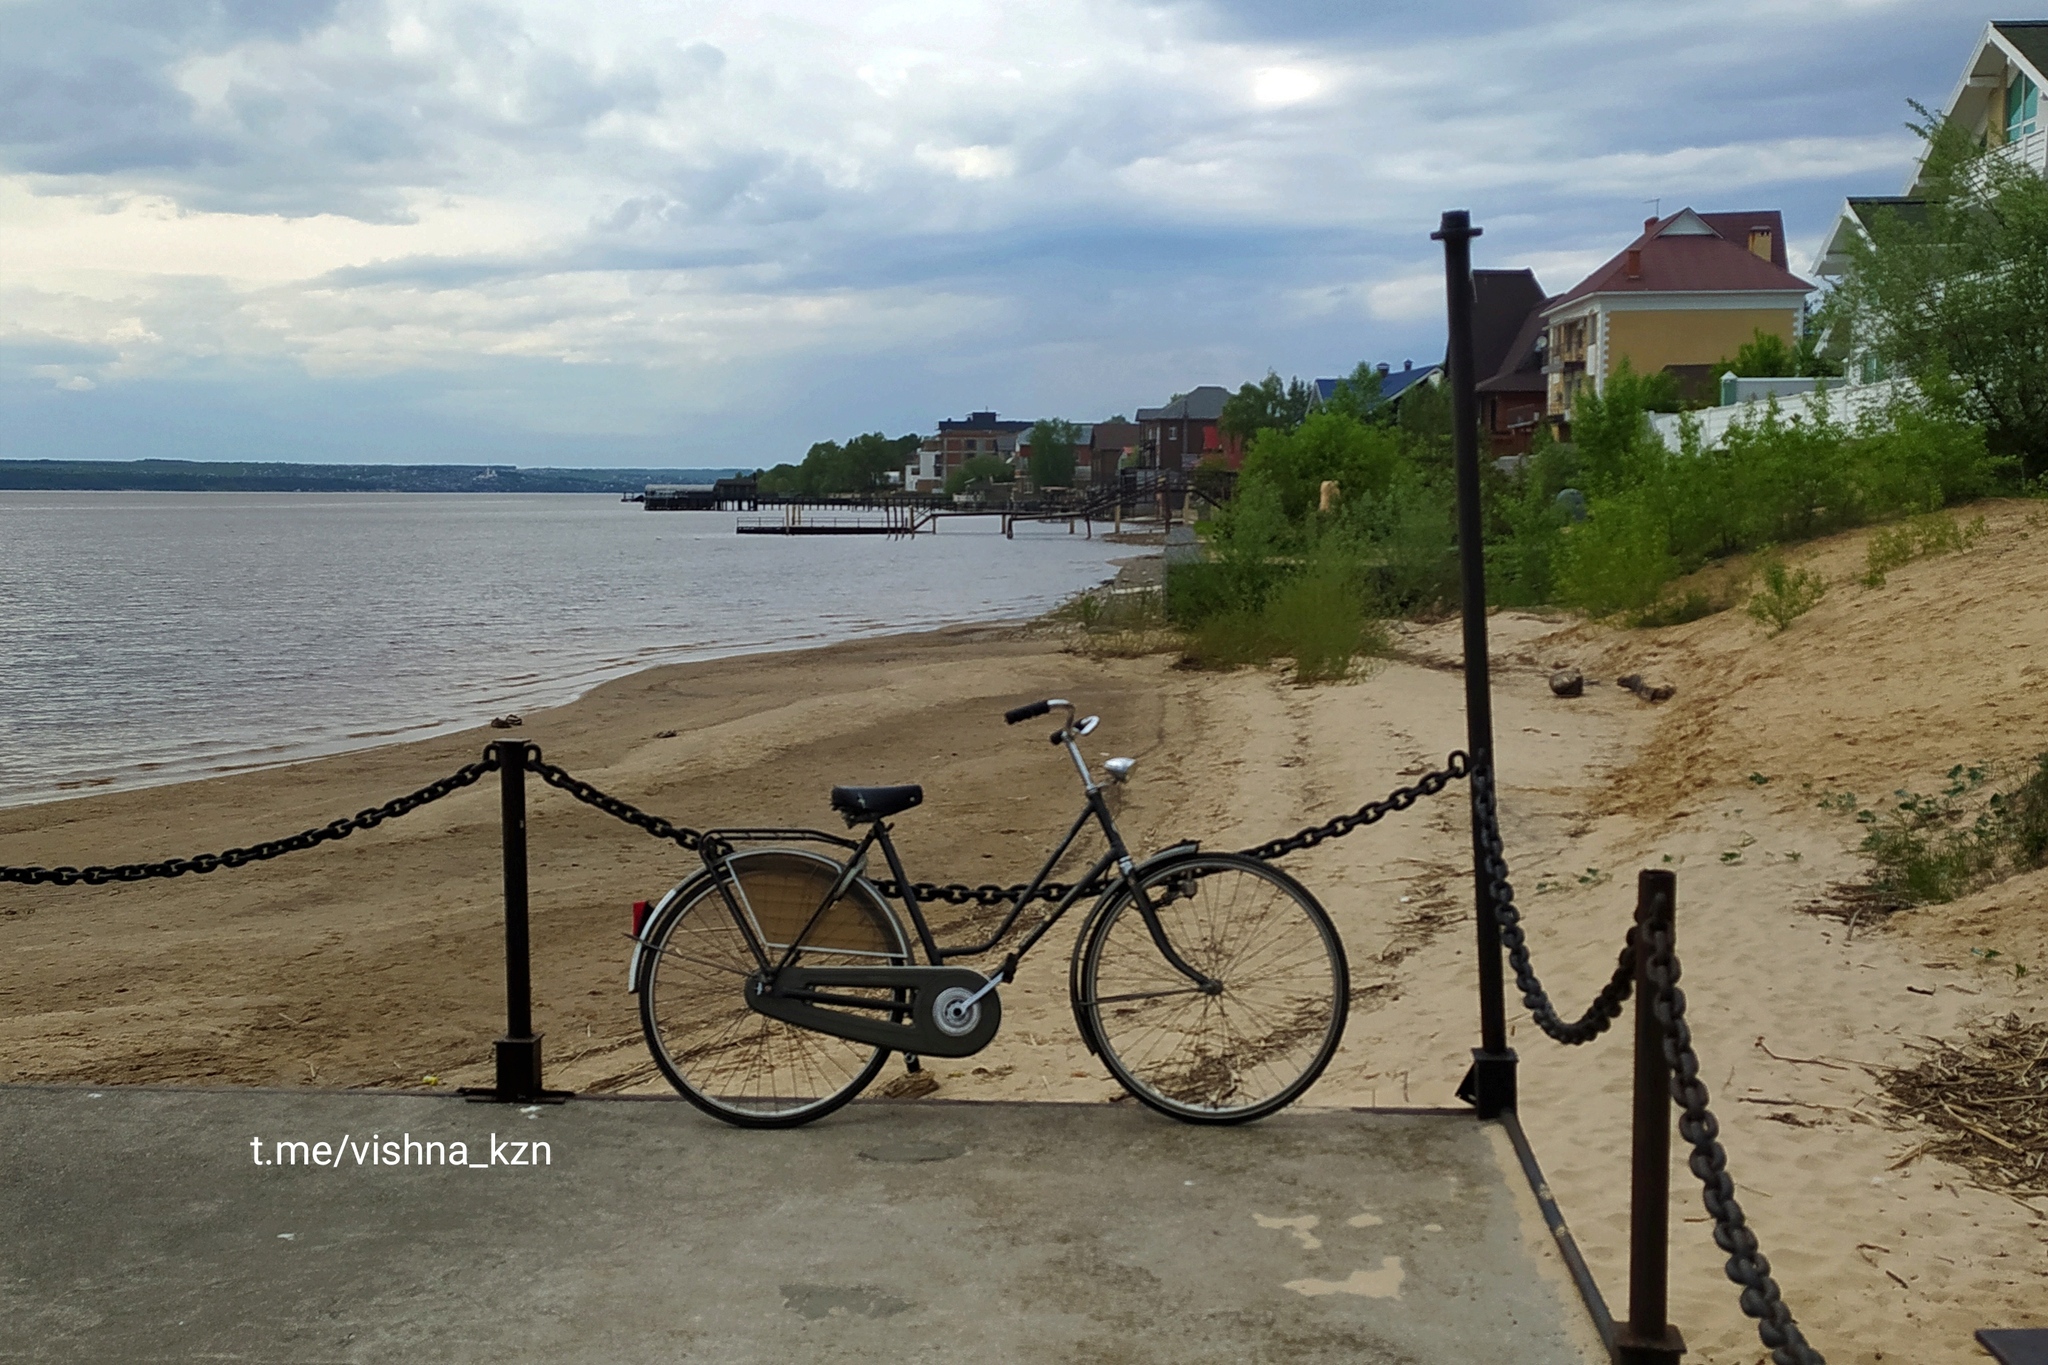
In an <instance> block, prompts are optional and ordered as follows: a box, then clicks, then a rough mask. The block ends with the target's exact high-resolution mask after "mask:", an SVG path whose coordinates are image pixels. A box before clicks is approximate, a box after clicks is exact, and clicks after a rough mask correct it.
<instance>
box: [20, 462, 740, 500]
mask: <svg viewBox="0 0 2048 1365" xmlns="http://www.w3.org/2000/svg"><path fill="white" fill-rule="evenodd" d="M738 472H739V471H738V470H736V469H732V468H718V469H553V468H538V469H521V468H519V467H518V466H517V465H446V464H294V463H291V462H288V461H282V460H278V461H222V462H219V463H215V462H213V461H208V460H0V491H9V492H60V493H90V492H99V493H611V494H615V495H616V494H624V493H638V492H640V491H642V490H643V489H645V488H646V486H647V485H648V484H650V483H710V482H712V481H713V480H714V479H718V478H723V477H725V476H726V475H729V474H734V473H738Z"/></svg>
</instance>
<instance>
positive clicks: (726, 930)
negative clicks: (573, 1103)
mask: <svg viewBox="0 0 2048 1365" xmlns="http://www.w3.org/2000/svg"><path fill="white" fill-rule="evenodd" d="M728 865H729V866H730V868H731V870H732V873H733V878H734V881H733V884H732V890H733V892H734V899H735V900H736V901H737V902H738V904H739V910H740V918H738V919H735V918H734V915H733V911H732V908H731V907H730V906H729V905H728V904H727V902H726V898H725V896H724V895H723V894H722V893H721V892H720V891H719V889H718V887H717V885H716V884H715V883H713V882H712V881H711V880H710V879H709V878H705V879H703V880H701V881H700V882H699V883H697V884H696V885H694V886H693V887H692V888H691V889H690V890H689V891H687V892H685V893H684V894H683V896H682V897H681V898H680V899H678V900H677V902H676V903H675V904H673V905H671V906H670V907H669V908H668V909H666V910H664V911H663V912H662V913H661V916H660V918H659V919H658V920H657V921H656V922H655V924H654V925H653V926H652V928H651V929H650V930H649V931H648V934H647V943H648V946H649V947H650V948H651V949H652V950H653V951H652V956H651V960H650V962H649V964H648V967H647V971H646V974H645V976H644V978H643V979H642V981H641V983H640V1027H641V1030H642V1031H643V1032H644V1033H645V1034H646V1035H647V1047H648V1050H649V1051H650V1052H652V1053H653V1054H654V1061H655V1064H656V1065H658V1066H659V1067H660V1068H661V1071H662V1074H663V1075H664V1076H666V1077H668V1079H669V1083H670V1084H671V1085H673V1086H675V1088H676V1089H677V1090H679V1091H681V1092H682V1093H683V1096H684V1098H686V1099H688V1100H689V1101H690V1102H691V1103H692V1104H694V1105H696V1106H697V1107H698V1108H699V1109H702V1110H704V1111H705V1112H706V1113H709V1114H712V1115H715V1116H716V1117H718V1118H721V1119H724V1120H725V1121H726V1122H727V1123H732V1124H737V1125H739V1126H741V1127H745V1128H787V1127H792V1126H794V1125H796V1124H799V1123H808V1122H809V1121H810V1120H812V1119H815V1118H820V1117H822V1116H823V1115H825V1114H829V1113H831V1112H832V1111H833V1110H834V1109H837V1108H838V1107H839V1106H840V1105H842V1104H845V1103H846V1102H847V1101H848V1100H850V1099H852V1098H853V1097H854V1096H855V1095H858V1094H859V1093H860V1092H861V1090H862V1088H864V1087H865V1086H866V1085H867V1084H868V1082H869V1081H871V1080H873V1079H874V1078H875V1073H876V1072H878V1071H880V1070H881V1068H882V1063H883V1062H885V1061H887V1060H888V1057H889V1050H888V1049H887V1048H882V1047H876V1046H875V1045H873V1044H871V1043H856V1042H853V1041H850V1040H848V1039H845V1038H835V1037H833V1036H831V1035H830V1034H825V1033H814V1032H812V1031H811V1030H809V1029H805V1028H799V1027H797V1026H796V1025H795V1024H789V1023H785V1022H783V1021H782V1020H779V1019H770V1018H769V1017H768V1016H767V1015H765V1014H757V1013H755V1012H754V1011H753V1010H751V1009H749V1008H748V1007H747V1001H746V996H745V994H744V992H743V988H744V986H745V985H746V982H747V978H748V977H749V976H751V975H752V974H753V973H754V971H755V970H756V966H757V963H756V959H755V957H754V952H753V948H752V947H751V946H750V943H749V940H750V939H753V940H756V941H759V942H760V943H761V945H762V949H763V951H764V952H765V953H766V954H767V956H768V959H769V961H771V962H773V961H777V960H779V959H780V957H781V956H782V953H783V951H784V950H785V949H786V948H787V947H788V946H789V942H790V939H791V938H792V937H794V936H795V935H796V934H797V933H799V932H802V931H803V929H804V926H805V924H806V923H808V922H809V921H810V919H811V915H812V912H814V911H815V910H817V908H818V906H819V905H820V904H821V903H822V902H823V901H824V899H825V894H826V893H827V892H828V891H830V890H831V889H832V884H833V883H834V882H835V881H837V880H838V877H839V873H840V865H839V864H838V863H836V862H834V861H832V859H830V858H826V857H822V856H820V855H819V854H816V853H811V852H808V851H805V850H801V849H755V850H750V851H748V852H744V853H737V854H734V855H733V856H732V858H731V859H730V860H729V864H728ZM743 924H744V926H745V927H742V926H743ZM800 960H801V961H802V962H803V963H804V965H806V966H811V967H850V966H901V965H904V964H905V963H907V962H908V961H909V948H908V945H907V944H906V943H905V940H904V936H903V929H902V926H901V925H900V924H899V923H898V922H897V920H896V917H895V915H893V914H892V913H890V911H889V907H888V906H887V905H886V904H885V903H884V902H883V901H882V900H881V899H880V898H879V897H877V896H876V895H875V893H874V892H873V891H872V890H870V889H869V888H868V887H867V886H866V884H865V883H862V882H855V883H854V884H853V886H851V887H850V888H848V890H847V891H846V892H845V893H844V894H842V895H841V896H840V897H839V899H838V900H836V901H834V902H833V903H832V905H831V907H830V908H829V909H827V910H826V911H825V913H824V914H823V915H821V916H819V917H818V920H817V922H816V923H815V924H814V925H812V926H811V929H810V931H809V932H808V933H806V934H805V935H804V945H803V952H802V957H801V959H800ZM840 993H842V994H873V995H877V996H878V998H889V997H890V994H891V993H890V992H889V991H886V990H880V989H879V988H878V989H877V990H864V989H861V988H856V987H844V988H840Z"/></svg>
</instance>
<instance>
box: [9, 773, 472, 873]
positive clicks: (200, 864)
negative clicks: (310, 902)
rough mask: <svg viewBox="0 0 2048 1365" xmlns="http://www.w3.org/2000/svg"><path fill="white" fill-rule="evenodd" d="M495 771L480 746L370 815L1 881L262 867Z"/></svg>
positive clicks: (401, 812) (391, 817)
mask: <svg viewBox="0 0 2048 1365" xmlns="http://www.w3.org/2000/svg"><path fill="white" fill-rule="evenodd" d="M499 766H500V753H499V746H498V745H496V744H489V745H486V746H484V756H483V758H482V759H481V760H480V761H478V762H475V763H467V764H464V765H463V766H462V767H460V768H457V769H456V770H455V771H454V772H452V773H450V774H448V776H446V777H444V778H442V779H441V780H440V781H438V782H429V783H428V784H427V785H426V786H424V787H421V788H420V789H419V790H418V791H416V792H412V793H410V794H408V795H405V796H401V797H398V798H396V799H395V800H391V801H386V802H385V803H384V804H383V805H381V806H372V807H371V808H370V809H369V810H363V811H357V812H356V813H355V814H354V815H351V816H346V817H344V818H342V819H339V820H331V821H329V822H328V823H327V824H324V825H320V826H317V827H316V828H313V829H308V830H302V831H300V832H299V833H297V834H292V835H287V836H286V837H285V838H282V839H266V840H264V841H263V842H262V843H260V844H251V845H249V846H248V847H247V848H231V849H228V850H226V851H225V852H221V853H201V854H197V855H195V856H193V857H190V858H165V859H163V860H162V861H160V862H154V863H122V864H119V865H117V866H113V867H0V882H19V883H21V884H22V885H24V886H36V885H41V884H47V885H51V886H72V885H75V884H76V883H78V882H84V883H85V884H86V885H87V886H103V885H105V884H106V883H108V882H140V881H147V880H149V879H150V878H152V877H182V876H184V875H185V874H186V873H187V872H198V873H202V874H203V873H207V872H211V871H213V870H214V869H215V868H219V867H241V866H242V865H243V864H245V863H257V862H262V861H264V860H265V859H267V858H278V857H282V856H283V855H285V854H287V853H297V852H299V851H300V850H302V849H308V848H315V847H318V846H319V845H321V844H324V843H328V842H331V841H332V840H335V839H346V838H348V836H349V835H351V834H353V833H355V832H356V831H357V830H359V829H375V828H376V827H377V826H379V825H381V824H383V823H384V822H385V821H386V820H396V819H397V818H398V817H399V816H401V815H405V814H408V813H410V812H412V811H415V810H418V809H419V808H420V807H421V806H424V805H427V804H428V803H430V802H433V801H439V800H440V799H441V798H442V797H444V796H448V795H450V794H451V793H454V792H458V791H460V790H462V789H463V788H464V787H467V786H469V785H470V784H471V783H473V782H475V781H476V780H477V779H478V778H480V777H482V776H483V775H484V774H485V773H490V772H496V771H497V770H498V768H499Z"/></svg>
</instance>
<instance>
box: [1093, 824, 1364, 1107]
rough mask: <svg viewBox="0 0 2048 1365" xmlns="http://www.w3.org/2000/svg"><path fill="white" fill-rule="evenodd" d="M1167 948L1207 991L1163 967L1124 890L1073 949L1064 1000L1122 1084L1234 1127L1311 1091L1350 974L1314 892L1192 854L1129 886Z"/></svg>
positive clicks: (1339, 1028) (1253, 865)
mask: <svg viewBox="0 0 2048 1365" xmlns="http://www.w3.org/2000/svg"><path fill="white" fill-rule="evenodd" d="M1138 886H1139V887H1140V888H1141V889H1142V891H1143V893H1144V895H1145V897H1146V899H1147V900H1148V901H1149V902H1150V903H1151V905H1152V907H1153V908H1154V910H1155V911H1156V912H1157V914H1158V917H1159V921H1160V927H1161V928H1162V929H1163V930H1164V932H1165V936H1166V940H1167V942H1168V943H1170V944H1172V945H1173V948H1174V951H1175V952H1177V953H1179V954H1180V956H1181V958H1182V960H1183V961H1185V962H1186V963H1187V964H1188V965H1189V966H1191V967H1193V968H1195V969H1196V970H1197V971H1199V972H1201V973H1203V974H1204V975H1205V976H1208V977H1210V978H1212V979H1213V980H1214V981H1215V982H1216V983H1217V985H1216V987H1215V988H1213V989H1212V990H1207V991H1205V990H1204V989H1203V988H1202V987H1201V986H1200V985H1199V984H1197V983H1196V982H1194V981H1191V980H1189V979H1188V977H1187V976H1185V975H1184V974H1182V973H1181V972H1180V971H1179V970H1177V969H1176V968H1175V967H1173V966H1172V965H1171V964H1170V963H1169V962H1168V961H1167V960H1166V958H1165V956H1164V955H1163V954H1162V953H1161V952H1160V950H1159V946H1158V944H1156V943H1155V942H1154V941H1153V938H1152V933H1151V930H1150V928H1149V927H1148V926H1147V925H1146V923H1145V918H1144V915H1143V914H1142V913H1141V912H1140V911H1139V909H1138V906H1137V904H1136V902H1135V901H1134V900H1133V899H1132V897H1131V896H1130V895H1129V894H1128V893H1120V894H1118V895H1117V897H1116V899H1115V900H1113V901H1112V902H1111V903H1110V904H1109V905H1107V906H1106V907H1104V909H1103V911H1102V913H1101V914H1100V915H1099V916H1097V917H1096V922H1095V925H1094V928H1093V930H1092V932H1091V934H1090V936H1089V938H1088V939H1087V941H1086V943H1085V944H1084V946H1083V955H1082V958H1081V963H1080V971H1079V972H1078V973H1077V975H1076V977H1075V984H1076V987H1077V989H1078V992H1079V994H1078V996H1077V998H1076V1000H1075V1002H1074V1004H1075V1010H1076V1013H1077V1015H1078V1016H1079V1017H1080V1018H1081V1019H1082V1021H1083V1027H1084V1028H1086V1029H1087V1030H1089V1032H1090V1033H1091V1035H1092V1037H1091V1040H1090V1041H1092V1042H1093V1043H1094V1045H1095V1047H1096V1049H1097V1050H1098V1051H1099V1052H1100V1053H1101V1055H1102V1060H1103V1063H1104V1065H1106V1066H1107V1067H1108V1068H1109V1071H1110V1074H1111V1075H1113V1076H1115V1077H1116V1079H1117V1082H1118V1084H1120V1085H1122V1086H1123V1087H1124V1089H1126V1090H1128V1091H1130V1092H1131V1094H1133V1095H1135V1096H1137V1097H1138V1098H1139V1099H1140V1100H1142V1101H1144V1102H1145V1103H1146V1104H1148V1105H1150V1106H1151V1107H1152V1108H1154V1109H1157V1110H1159V1111H1160V1112H1161V1113H1165V1114H1171V1115H1172V1116H1173V1117H1174V1118H1177V1119H1182V1120H1185V1121H1187V1122H1190V1123H1242V1122H1244V1121H1246V1120H1248V1119H1256V1118H1261V1117H1263V1116H1265V1115H1267V1114H1270V1113H1273V1112H1274V1111H1275V1110H1278V1109H1281V1108H1284V1107H1285V1106H1286V1105H1288V1104H1290V1103H1292V1102H1293V1101H1294V1100H1295V1099H1297V1098H1298V1097H1299V1096H1300V1095H1301V1094H1302V1092H1304V1091H1305V1090H1307V1089H1308V1088H1309V1087H1310V1086H1311V1085H1313V1084H1315V1080H1316V1077H1318V1076H1320V1075H1321V1074H1322V1072H1323V1068H1324V1067H1325V1066H1327V1065H1329V1061H1330V1058H1331V1056H1332V1055H1333V1054H1334V1053H1335V1052H1336V1051H1337V1044H1338V1042H1339V1041H1340V1040H1341V1039H1342V1038H1343V1036H1344V1018H1345V1013H1346V1009H1347V1006H1348V1002H1349V1000H1350V993H1351V987H1350V971H1349V968H1348V967H1347V966H1346V964H1345V961H1344V945H1343V944H1342V943H1341V942H1340V941H1339V940H1338V938H1337V931H1336V928H1335V927H1334V926H1333V925H1332V924H1331V923H1330V917H1329V916H1328V915H1326V914H1325V913H1323V908H1322V907H1321V906H1320V905H1318V904H1316V901H1315V897H1313V896H1311V895H1309V893H1308V892H1307V891H1305V890H1303V889H1302V887H1301V885H1300V884H1299V883H1297V882H1296V881H1295V880H1294V879H1293V878H1292V877H1289V876H1287V875H1286V874H1285V873H1283V872H1281V871H1279V870H1277V869H1275V868H1272V867H1268V866H1267V865H1266V864H1264V863H1261V862H1257V861H1255V860H1253V859H1250V858H1245V857H1242V856H1239V855H1237V854H1231V853H1216V854H1195V855H1191V856H1189V857H1186V858H1180V859H1175V860H1174V861H1172V862H1170V863H1166V864H1164V865H1162V866H1159V867H1156V868H1153V869H1152V870H1150V871H1148V872H1147V873H1146V874H1145V875H1144V877H1143V878H1142V879H1140V881H1139V882H1138Z"/></svg>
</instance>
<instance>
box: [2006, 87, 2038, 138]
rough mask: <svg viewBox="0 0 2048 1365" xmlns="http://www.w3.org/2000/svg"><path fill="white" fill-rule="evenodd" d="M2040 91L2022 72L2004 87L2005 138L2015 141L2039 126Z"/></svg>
mask: <svg viewBox="0 0 2048 1365" xmlns="http://www.w3.org/2000/svg"><path fill="white" fill-rule="evenodd" d="M2040 114H2041V91H2040V88H2039V87H2038V86H2036V85H2035V84H2034V83H2033V81H2031V80H2029V79H2028V78H2027V77H2026V76H2025V75H2024V74H2022V75H2017V76H2014V77H2013V82H2012V84H2011V85H2009V86H2007V87H2006V88H2005V140H2006V141H2007V142H2017V141H2018V140H2019V139H2021V138H2023V137H2025V136H2026V135H2027V134H2029V133H2031V132H2033V131H2034V129H2035V128H2036V127H2038V126H2039V122H2040Z"/></svg>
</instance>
